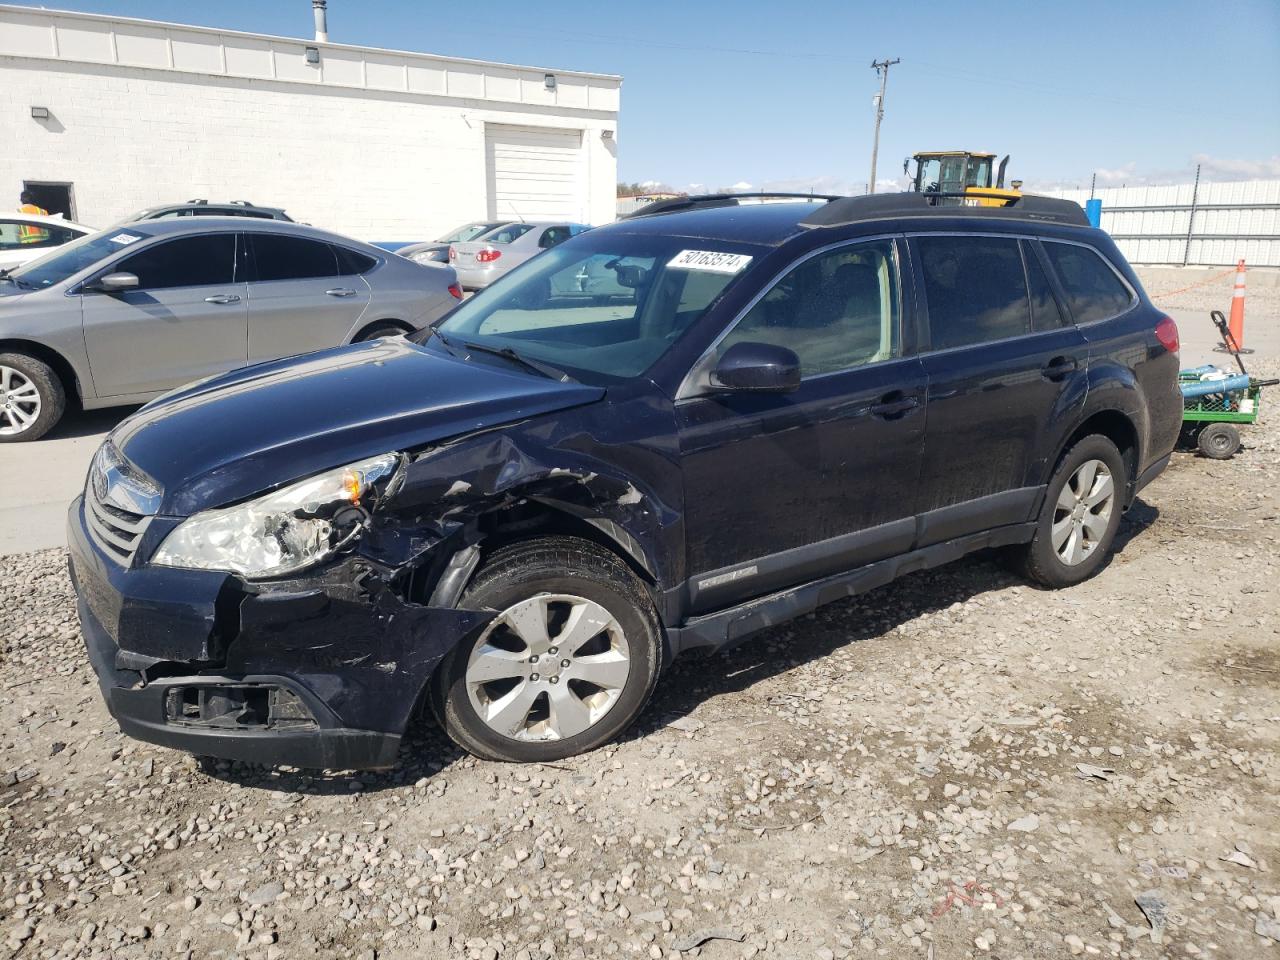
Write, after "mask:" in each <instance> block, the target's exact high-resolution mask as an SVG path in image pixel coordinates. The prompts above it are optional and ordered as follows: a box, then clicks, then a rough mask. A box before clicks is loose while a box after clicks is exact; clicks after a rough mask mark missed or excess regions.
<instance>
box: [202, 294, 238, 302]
mask: <svg viewBox="0 0 1280 960" xmlns="http://www.w3.org/2000/svg"><path fill="white" fill-rule="evenodd" d="M204 302H205V303H239V302H240V298H239V297H238V296H236V295H235V294H234V293H217V294H214V295H213V296H212V297H205V298H204Z"/></svg>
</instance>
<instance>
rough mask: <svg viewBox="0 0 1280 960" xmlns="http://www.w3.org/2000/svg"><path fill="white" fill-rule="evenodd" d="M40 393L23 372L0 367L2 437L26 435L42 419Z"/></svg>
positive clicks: (0, 425)
mask: <svg viewBox="0 0 1280 960" xmlns="http://www.w3.org/2000/svg"><path fill="white" fill-rule="evenodd" d="M40 406H41V400H40V391H39V390H38V389H37V388H36V385H35V384H34V383H32V382H31V380H30V379H29V378H28V377H27V376H26V375H25V374H24V373H23V372H22V371H21V370H16V369H14V368H13V367H5V366H0V435H3V436H15V435H17V434H19V433H24V432H25V431H27V430H29V429H30V428H31V425H32V424H34V423H35V422H36V421H37V420H39V419H40Z"/></svg>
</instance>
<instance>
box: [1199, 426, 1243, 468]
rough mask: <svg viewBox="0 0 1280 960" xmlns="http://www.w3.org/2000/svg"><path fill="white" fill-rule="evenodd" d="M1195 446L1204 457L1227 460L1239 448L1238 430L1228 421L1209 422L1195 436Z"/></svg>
mask: <svg viewBox="0 0 1280 960" xmlns="http://www.w3.org/2000/svg"><path fill="white" fill-rule="evenodd" d="M1196 446H1197V447H1199V448H1200V452H1201V453H1203V454H1204V455H1205V456H1206V457H1212V458H1213V459H1214V460H1229V459H1230V458H1231V457H1234V456H1235V455H1236V452H1237V451H1238V450H1239V449H1240V431H1238V430H1237V429H1236V428H1235V427H1233V426H1232V425H1231V424H1229V423H1209V424H1206V425H1205V427H1204V429H1203V430H1201V431H1200V435H1199V436H1197V437H1196Z"/></svg>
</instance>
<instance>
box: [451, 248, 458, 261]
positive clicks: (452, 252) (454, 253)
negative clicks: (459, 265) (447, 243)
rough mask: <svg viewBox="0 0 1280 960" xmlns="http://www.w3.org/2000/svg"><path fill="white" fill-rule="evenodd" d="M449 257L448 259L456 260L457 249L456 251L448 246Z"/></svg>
mask: <svg viewBox="0 0 1280 960" xmlns="http://www.w3.org/2000/svg"><path fill="white" fill-rule="evenodd" d="M449 259H450V260H457V259H458V251H457V250H455V249H453V247H450V248H449Z"/></svg>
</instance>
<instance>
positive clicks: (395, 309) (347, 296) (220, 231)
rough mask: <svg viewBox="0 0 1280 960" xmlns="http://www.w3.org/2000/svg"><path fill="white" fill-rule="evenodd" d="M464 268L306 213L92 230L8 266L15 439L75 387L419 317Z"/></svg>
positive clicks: (138, 379)
mask: <svg viewBox="0 0 1280 960" xmlns="http://www.w3.org/2000/svg"><path fill="white" fill-rule="evenodd" d="M461 297H462V289H461V287H459V286H458V283H457V278H456V276H455V274H454V271H453V270H452V269H451V268H450V267H448V266H445V265H443V264H419V263H414V262H413V261H411V260H406V259H404V258H402V257H397V256H395V255H394V254H390V253H387V252H386V251H385V250H379V249H378V248H377V247H372V246H369V245H368V244H365V243H361V242H360V241H358V240H351V239H349V238H347V237H341V236H338V235H337V234H333V233H327V232H325V231H322V230H316V229H314V228H311V227H305V226H302V225H300V224H294V223H286V222H282V221H275V220H245V219H242V218H220V217H207V218H205V217H201V218H182V219H175V220H153V221H148V222H144V223H136V224H132V223H131V224H125V225H122V226H119V227H113V228H111V229H109V230H104V231H101V232H99V233H96V234H91V235H89V236H87V237H84V238H82V239H80V240H76V241H74V242H72V243H69V244H67V245H65V246H62V247H59V248H57V249H56V250H53V251H51V252H50V253H48V254H47V255H46V256H43V257H41V258H39V259H37V260H33V261H31V262H30V263H28V264H25V265H23V266H21V267H19V268H17V269H15V270H12V271H10V272H8V273H5V274H3V275H0V342H5V344H4V345H3V346H0V442H12V441H20V440H34V439H36V438H37V437H39V436H41V435H43V434H44V433H45V432H47V431H48V430H49V429H50V428H51V427H52V426H53V425H54V424H55V423H57V422H58V420H59V418H61V416H62V413H63V411H64V410H65V408H66V406H67V402H68V400H69V399H71V400H74V401H76V402H78V403H79V404H80V405H81V406H82V407H84V408H94V407H109V406H116V405H123V404H135V403H142V402H144V401H147V400H150V399H151V398H153V397H155V396H157V395H159V394H161V393H164V392H165V391H167V390H171V389H172V388H174V387H177V386H180V385H182V384H184V383H189V382H190V381H193V380H199V379H202V378H204V377H208V376H212V375H214V374H218V373H222V372H224V371H226V370H230V369H233V368H235V367H241V366H244V365H245V364H249V363H257V362H260V361H264V360H275V359H277V358H279V357H285V356H291V355H294V354H299V353H306V352H308V351H312V350H318V349H321V348H324V347H334V346H338V345H340V344H344V343H351V342H353V341H357V340H369V339H373V338H375V337H385V336H396V335H399V334H403V333H409V332H412V331H414V330H418V329H420V328H422V327H424V326H426V325H428V324H430V323H431V322H433V321H434V320H437V319H438V318H440V317H441V316H443V315H444V314H445V313H446V312H448V311H449V310H450V309H452V308H453V306H454V305H455V304H457V303H458V301H459V300H460V299H461Z"/></svg>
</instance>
